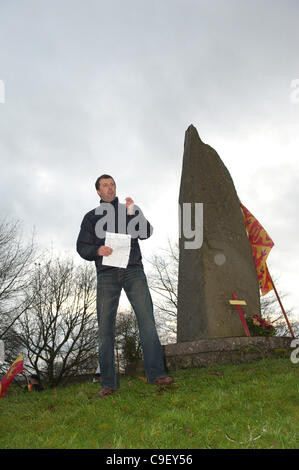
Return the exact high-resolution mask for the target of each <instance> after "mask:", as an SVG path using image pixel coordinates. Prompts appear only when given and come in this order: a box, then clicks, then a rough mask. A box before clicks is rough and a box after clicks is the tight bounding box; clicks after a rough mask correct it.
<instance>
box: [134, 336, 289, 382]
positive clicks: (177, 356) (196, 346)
mask: <svg viewBox="0 0 299 470" xmlns="http://www.w3.org/2000/svg"><path fill="white" fill-rule="evenodd" d="M292 339H293V338H291V337H288V336H283V337H281V336H271V337H267V336H251V337H246V336H240V337H239V336H237V337H236V336H234V337H230V338H210V339H199V340H197V341H186V342H184V343H174V344H167V345H164V346H163V349H164V354H165V365H166V368H167V370H168V371H171V370H178V369H186V368H190V367H207V366H210V365H213V364H226V363H232V364H241V363H246V362H251V361H254V360H257V359H264V358H268V357H274V358H288V359H289V358H290V355H291V352H292V350H293V348H291V347H290V345H291V342H292ZM142 374H144V367H143V361H137V362H136V363H134V364H131V365H130V367H128V368H127V369H126V375H131V376H132V375H142Z"/></svg>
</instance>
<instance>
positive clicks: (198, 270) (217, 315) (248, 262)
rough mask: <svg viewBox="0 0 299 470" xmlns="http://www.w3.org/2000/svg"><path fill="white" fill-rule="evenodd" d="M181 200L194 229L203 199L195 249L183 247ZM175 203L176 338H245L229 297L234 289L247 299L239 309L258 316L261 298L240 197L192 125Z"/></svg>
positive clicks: (220, 162) (240, 297) (239, 296)
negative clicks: (177, 214)
mask: <svg viewBox="0 0 299 470" xmlns="http://www.w3.org/2000/svg"><path fill="white" fill-rule="evenodd" d="M183 203H192V206H191V207H192V211H191V214H192V227H193V228H194V227H195V203H203V206H202V207H203V224H202V230H203V241H202V246H201V247H200V248H196V249H192V247H191V248H189V249H188V248H186V241H188V240H187V239H186V238H185V237H184V223H185V224H186V220H185V221H184V220H183V219H184V217H183ZM179 204H180V210H181V217H180V240H179V248H180V258H179V280H178V318H177V342H178V343H179V342H184V341H194V340H197V339H203V338H218V337H230V336H244V335H245V332H244V329H243V326H242V323H241V320H240V317H239V315H238V312H237V309H236V307H235V306H231V305H230V304H229V300H230V299H232V293H233V292H236V294H237V296H238V298H239V299H240V300H246V302H247V306H245V307H242V309H243V311H244V313H245V314H247V315H253V314H255V313H257V314H260V297H259V286H258V279H257V274H256V269H255V265H254V261H253V257H252V252H251V246H250V243H249V240H248V237H247V233H246V228H245V224H244V221H243V216H242V212H241V209H240V201H239V198H238V196H237V193H236V190H235V187H234V183H233V180H232V178H231V176H230V174H229V172H228V170H227V168H226V167H225V165H224V164H223V162H222V161H221V159H220V157H219V155H218V154H217V152H216V151H215V150H214V149H213V148H212V147H210V146H209V145H207V144H205V143H203V142H202V140H201V139H200V137H199V135H198V133H197V130H196V129H195V127H194V126H192V125H191V126H190V127H189V128H188V129H187V131H186V134H185V143H184V156H183V167H182V176H181V186H180V195H179ZM245 205H246V203H245ZM198 207H199V206H198ZM191 246H192V244H191Z"/></svg>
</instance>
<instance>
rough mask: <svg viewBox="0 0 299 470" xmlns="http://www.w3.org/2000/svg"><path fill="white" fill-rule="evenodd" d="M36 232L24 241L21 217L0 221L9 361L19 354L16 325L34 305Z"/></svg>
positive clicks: (2, 330) (2, 327)
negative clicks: (31, 287) (31, 290)
mask: <svg viewBox="0 0 299 470" xmlns="http://www.w3.org/2000/svg"><path fill="white" fill-rule="evenodd" d="M36 253H37V250H36V246H35V243H34V236H32V238H31V239H30V240H29V241H28V242H24V240H23V234H22V227H21V223H20V222H19V221H7V220H5V219H3V220H1V221H0V338H1V339H2V340H4V342H5V346H6V348H5V349H6V359H7V361H8V362H9V361H10V360H11V359H12V358H13V357H14V356H15V354H16V342H15V331H14V325H15V323H16V321H17V320H18V318H20V317H21V315H22V314H23V313H24V311H25V310H26V309H27V308H28V305H30V302H31V300H32V299H30V297H29V296H28V294H27V295H25V292H27V293H28V287H29V284H30V271H31V269H32V264H33V262H34V260H35V259H36V256H37V255H36Z"/></svg>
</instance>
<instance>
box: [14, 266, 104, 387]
mask: <svg viewBox="0 0 299 470" xmlns="http://www.w3.org/2000/svg"><path fill="white" fill-rule="evenodd" d="M29 296H30V297H33V298H34V302H32V303H31V305H30V307H29V308H28V309H27V310H26V311H25V313H24V314H23V315H22V316H21V317H20V318H19V319H18V321H17V330H18V340H19V344H20V346H21V347H22V348H23V349H24V354H25V357H26V361H27V364H26V367H27V369H30V370H33V371H34V372H35V373H37V374H38V375H40V376H42V377H43V379H44V381H45V383H46V384H47V385H49V386H50V387H53V386H56V385H58V384H59V383H61V382H64V381H66V380H67V379H68V378H69V377H70V376H72V375H77V374H79V373H81V372H83V371H84V372H86V370H87V369H88V368H92V369H94V368H95V364H96V362H97V353H98V334H97V317H96V314H95V309H96V279H95V273H94V267H93V266H89V265H87V264H84V265H80V266H79V267H77V268H76V267H75V266H74V263H73V261H72V260H68V259H63V260H59V259H58V258H56V259H50V260H48V261H45V262H44V263H37V264H36V265H35V267H34V271H33V272H32V276H31V284H30V289H29Z"/></svg>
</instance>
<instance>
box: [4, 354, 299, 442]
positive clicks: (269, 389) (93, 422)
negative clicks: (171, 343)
mask: <svg viewBox="0 0 299 470" xmlns="http://www.w3.org/2000/svg"><path fill="white" fill-rule="evenodd" d="M172 376H173V377H174V379H175V383H176V385H172V386H171V387H169V388H167V387H164V388H163V387H158V386H156V385H148V384H146V383H144V381H142V380H140V378H138V377H136V378H130V377H123V378H121V379H120V384H121V388H120V389H119V390H118V391H117V392H116V393H114V394H113V395H110V396H109V397H106V398H104V399H103V398H98V397H97V392H98V391H99V385H98V384H93V383H84V384H76V385H69V386H67V387H61V388H57V389H56V390H46V391H44V392H41V393H37V392H35V393H23V392H22V391H21V389H20V388H17V387H14V388H13V389H12V387H11V389H10V390H9V392H8V393H7V395H6V397H5V398H3V399H2V400H0V417H1V418H0V419H1V427H0V448H2V449H28V448H29V449H59V448H61V449H203V448H204V449H252V448H257V449H259V448H260V449H271V448H275V449H294V448H296V449H297V448H298V445H299V437H298V423H299V413H298V379H299V366H298V365H296V364H292V362H291V361H290V360H288V359H265V360H260V361H255V362H252V363H250V364H242V365H215V366H212V367H208V368H193V369H185V370H180V371H176V372H174V373H173V374H172ZM256 437H258V438H257V439H256V440H254V439H255V438H256ZM233 441H236V442H233Z"/></svg>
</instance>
